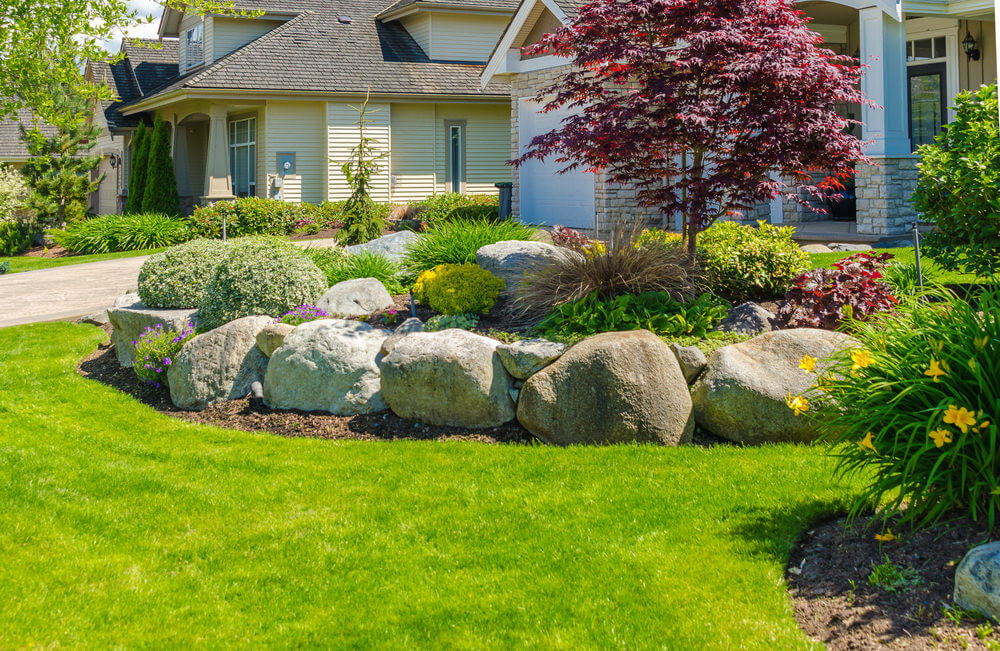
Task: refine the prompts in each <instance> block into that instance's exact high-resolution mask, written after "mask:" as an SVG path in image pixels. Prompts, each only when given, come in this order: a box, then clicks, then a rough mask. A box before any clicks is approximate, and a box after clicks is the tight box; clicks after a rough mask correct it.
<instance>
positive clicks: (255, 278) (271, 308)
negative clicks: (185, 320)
mask: <svg viewBox="0 0 1000 651" xmlns="http://www.w3.org/2000/svg"><path fill="white" fill-rule="evenodd" d="M326 288H327V285H326V277H325V276H324V275H323V272H322V271H320V270H319V267H317V266H316V265H315V264H314V263H313V261H312V260H310V259H309V257H308V256H307V255H306V254H305V253H303V252H302V251H301V250H299V248H298V247H296V246H295V245H294V244H290V243H288V242H286V241H284V240H280V239H277V238H270V237H248V238H243V239H240V240H235V241H233V242H230V243H229V246H228V247H227V248H226V254H225V257H223V259H222V261H221V262H219V265H218V266H217V267H216V268H215V272H214V273H213V274H212V277H211V279H210V280H209V281H208V285H207V286H206V287H205V298H204V299H203V300H202V302H201V305H200V307H199V310H198V313H199V316H200V317H201V321H202V325H204V326H205V327H206V328H217V327H219V326H220V325H223V324H224V323H228V322H229V321H232V320H234V319H239V318H241V317H245V316H251V315H269V316H273V317H278V316H280V315H282V314H284V313H285V312H287V311H289V310H290V309H292V308H294V307H296V306H298V305H303V304H312V303H315V302H316V300H317V299H318V298H319V297H320V296H321V295H322V294H323V292H324V291H325V290H326Z"/></svg>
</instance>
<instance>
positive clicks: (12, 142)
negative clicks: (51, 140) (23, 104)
mask: <svg viewBox="0 0 1000 651" xmlns="http://www.w3.org/2000/svg"><path fill="white" fill-rule="evenodd" d="M22 124H23V125H24V126H25V127H26V128H28V129H31V128H32V127H33V126H35V123H34V118H33V115H32V113H31V111H29V110H27V109H21V110H20V111H18V112H17V117H15V118H12V119H10V120H0V165H9V166H11V167H13V168H14V169H20V168H21V167H22V166H24V163H25V161H27V160H28V158H29V156H28V148H27V147H25V146H24V141H23V140H21V126H20V125H22ZM39 128H40V129H41V131H42V133H44V134H45V135H53V134H54V133H55V128H53V127H50V126H48V125H47V124H42V125H40V126H39Z"/></svg>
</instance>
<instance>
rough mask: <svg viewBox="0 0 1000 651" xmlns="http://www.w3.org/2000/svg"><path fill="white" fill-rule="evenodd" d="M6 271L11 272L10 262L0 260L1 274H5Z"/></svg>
mask: <svg viewBox="0 0 1000 651" xmlns="http://www.w3.org/2000/svg"><path fill="white" fill-rule="evenodd" d="M5 273H10V262H8V261H7V260H4V261H3V262H0V276H2V275H4V274H5Z"/></svg>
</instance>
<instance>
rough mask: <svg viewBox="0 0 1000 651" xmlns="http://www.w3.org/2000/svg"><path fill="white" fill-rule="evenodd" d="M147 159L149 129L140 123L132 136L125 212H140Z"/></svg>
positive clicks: (144, 190)
mask: <svg viewBox="0 0 1000 651" xmlns="http://www.w3.org/2000/svg"><path fill="white" fill-rule="evenodd" d="M148 161H149V129H147V128H146V125H145V124H142V123H140V124H139V128H138V129H137V130H136V132H135V137H133V138H132V163H131V170H132V171H131V174H130V175H129V179H128V201H127V202H126V203H125V212H127V213H132V214H134V213H138V212H142V197H143V195H144V194H145V192H146V168H147V162H148Z"/></svg>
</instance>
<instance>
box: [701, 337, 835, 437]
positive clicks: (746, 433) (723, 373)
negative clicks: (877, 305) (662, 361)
mask: <svg viewBox="0 0 1000 651" xmlns="http://www.w3.org/2000/svg"><path fill="white" fill-rule="evenodd" d="M852 341H853V340H852V339H851V338H850V337H848V336H847V335H845V334H842V333H839V332H830V331H829V330H815V329H812V328H796V329H793V330H779V331H777V332H769V333H767V334H763V335H760V336H759V337H754V338H753V339H750V340H749V341H744V342H742V343H739V344H734V345H732V346H726V347H725V348H720V349H719V350H717V351H715V352H714V353H712V354H711V355H710V356H709V358H708V366H707V367H706V368H705V370H704V371H703V372H702V374H701V375H700V376H699V377H698V380H697V381H696V382H695V383H694V386H692V387H691V395H692V397H693V399H694V416H695V419H696V420H697V422H698V424H699V425H701V426H702V427H704V428H705V429H706V430H708V431H709V432H711V433H713V434H715V435H716V436H721V437H722V438H725V439H729V440H730V441H736V442H737V443H764V442H769V441H796V442H808V441H813V440H814V439H815V438H816V434H817V432H816V428H815V425H814V424H813V422H812V421H811V420H810V419H808V418H805V417H802V416H795V414H794V413H793V412H792V410H791V409H789V408H788V405H787V404H786V402H785V399H786V397H787V396H788V395H789V394H791V395H792V396H797V395H801V394H802V393H804V392H806V391H807V390H808V389H809V388H810V387H811V386H812V385H813V384H814V383H815V381H816V377H817V376H816V374H815V373H808V372H806V371H804V370H802V369H801V368H799V363H800V362H801V360H802V358H803V357H805V356H806V355H809V356H811V357H815V358H816V359H817V360H823V358H825V357H828V356H829V355H830V354H831V353H833V352H834V351H835V350H837V349H838V348H841V347H846V346H850V345H851V342H852ZM825 368H826V367H825V366H824V365H823V364H822V362H821V363H820V364H817V367H816V370H817V371H818V372H823V371H825Z"/></svg>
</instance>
